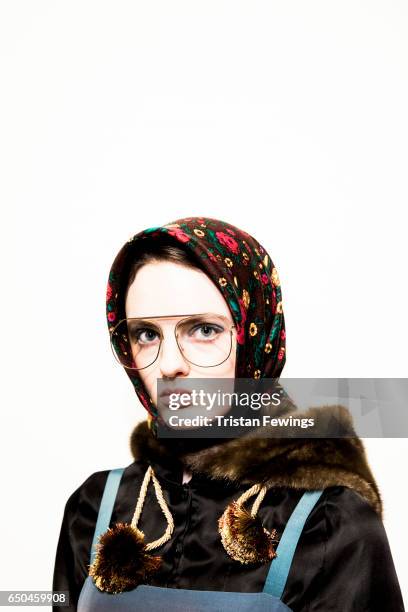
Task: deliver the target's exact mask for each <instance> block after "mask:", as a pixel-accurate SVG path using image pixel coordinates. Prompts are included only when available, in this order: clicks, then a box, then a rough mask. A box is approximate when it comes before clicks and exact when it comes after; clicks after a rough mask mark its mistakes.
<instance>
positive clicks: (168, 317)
mask: <svg viewBox="0 0 408 612" xmlns="http://www.w3.org/2000/svg"><path fill="white" fill-rule="evenodd" d="M207 316H216V317H219V318H221V319H225V320H226V321H227V322H228V323H229V328H228V331H229V334H230V349H229V352H228V355H227V356H226V357H225V359H223V360H222V361H220V362H219V363H215V364H214V365H210V366H203V365H199V364H198V363H194V362H193V361H190V359H187V357H186V356H185V355H184V353H183V349H182V348H181V346H180V343H179V339H178V333H177V331H178V328H179V326H180V325H181V324H182V323H184V322H185V321H186V320H187V319H190V318H191V317H207ZM179 317H182V318H181V319H180V321H178V322H177V324H176V326H175V328H174V335H175V338H176V342H177V346H178V348H179V351H180V353H181V356H182V357H183V359H184V360H185V361H187V362H188V363H191V364H192V365H195V366H197V367H199V368H215V367H217V366H219V365H221V364H222V363H224V362H225V361H227V359H228V358H229V356H230V355H231V351H232V332H233V330H234V329H236V325H234V324H233V323H232V324H231V322H230V321H229V319H228V318H227V317H225V315H220V314H217V313H215V312H204V313H195V314H179V315H160V316H153V317H126V318H125V319H121V320H120V321H118V323H117V324H116V325H115V326H114V327H113V328H112V329H111V330H110V345H111V349H112V352H113V355H114V357H115V360H116V361H117V362H118V363H119V364H120V365H121V366H122V367H124V368H125V369H126V370H136V371H138V372H139V371H140V370H145V369H146V368H150V366H151V365H153V364H154V363H155V362H156V361H157V359H158V357H159V355H160V350H161V347H162V343H163V333H162V330H161V329H160V328H159V332H160V344H159V346H158V349H157V355H156V357H155V358H154V360H153V361H152V362H151V363H149V365H147V366H144V367H143V368H132V367H130V366H125V365H123V363H122V362H121V361H120V360H119V357H118V354H117V352H116V350H115V348H114V344H113V335H114V333H115V331H116V330H117V328H118V327H119V325H121V324H122V323H123V322H124V321H146V323H147V322H149V321H156V320H160V319H178V318H179Z"/></svg>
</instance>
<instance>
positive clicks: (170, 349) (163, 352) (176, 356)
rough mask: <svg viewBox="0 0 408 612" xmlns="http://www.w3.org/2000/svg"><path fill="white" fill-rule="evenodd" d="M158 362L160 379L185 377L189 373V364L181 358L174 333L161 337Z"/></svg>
mask: <svg viewBox="0 0 408 612" xmlns="http://www.w3.org/2000/svg"><path fill="white" fill-rule="evenodd" d="M158 360H159V369H160V372H161V376H162V378H176V377H177V376H187V375H188V374H189V372H190V364H189V363H188V361H186V360H185V359H184V358H183V355H182V353H181V351H180V349H179V346H178V344H177V340H176V338H175V335H174V333H173V334H171V333H170V334H168V335H165V336H164V337H163V340H162V343H161V347H160V353H159V357H158Z"/></svg>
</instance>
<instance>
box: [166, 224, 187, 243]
mask: <svg viewBox="0 0 408 612" xmlns="http://www.w3.org/2000/svg"><path fill="white" fill-rule="evenodd" d="M168 233H169V234H170V236H175V237H176V238H177V240H180V242H188V241H189V240H190V236H187V234H186V233H185V232H183V230H182V229H178V228H177V227H175V228H172V229H169V230H168Z"/></svg>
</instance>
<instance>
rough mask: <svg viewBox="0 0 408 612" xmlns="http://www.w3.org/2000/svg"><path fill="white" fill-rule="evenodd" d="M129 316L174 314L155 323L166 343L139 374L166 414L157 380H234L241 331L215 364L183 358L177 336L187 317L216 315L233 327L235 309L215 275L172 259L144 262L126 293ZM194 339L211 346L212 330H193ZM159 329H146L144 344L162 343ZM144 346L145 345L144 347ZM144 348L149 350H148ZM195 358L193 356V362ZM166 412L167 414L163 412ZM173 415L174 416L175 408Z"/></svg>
mask: <svg viewBox="0 0 408 612" xmlns="http://www.w3.org/2000/svg"><path fill="white" fill-rule="evenodd" d="M125 308H126V317H127V318H140V317H142V318H144V319H149V318H150V317H174V315H180V316H179V317H177V318H169V319H166V318H162V319H159V320H155V321H154V325H155V327H160V329H161V332H162V337H163V339H162V343H161V346H160V351H159V354H158V357H157V359H156V360H155V361H154V363H152V364H151V365H150V366H148V367H147V368H144V369H143V370H139V374H140V377H141V379H142V381H143V383H144V385H145V388H146V390H147V392H148V393H149V395H150V397H151V399H152V401H153V403H154V404H155V405H156V406H157V407H158V410H159V412H160V414H161V415H162V416H163V417H164V418H165V417H166V416H168V415H169V414H170V412H168V413H167V411H168V408H167V409H166V408H163V407H162V408H160V406H161V404H160V402H159V404H158V403H157V380H158V379H166V380H169V381H171V380H174V379H175V378H177V379H178V382H177V387H179V384H178V383H179V382H182V381H181V380H180V379H189V378H191V379H195V378H230V379H234V377H235V361H236V334H235V329H233V330H232V346H231V352H230V354H229V356H228V358H227V359H226V360H225V361H224V362H223V363H221V364H220V365H217V366H215V367H200V366H197V365H193V364H192V363H190V362H189V361H187V360H186V359H184V357H183V354H182V353H181V351H180V349H179V346H178V344H177V341H176V337H175V326H176V324H177V322H178V321H179V320H181V319H183V315H191V314H202V313H213V314H215V315H219V316H220V317H222V318H223V320H225V321H226V323H227V325H228V326H232V325H233V324H234V321H233V319H232V316H231V312H230V310H229V308H228V305H227V303H226V301H225V300H224V298H223V296H222V294H221V292H220V291H219V290H218V289H217V287H216V286H215V284H214V283H213V282H212V281H211V280H210V278H209V277H208V276H207V275H206V274H205V273H204V272H202V271H201V270H199V269H196V268H190V267H187V266H183V265H181V264H177V263H173V262H170V261H157V262H151V263H148V264H145V265H144V266H143V267H142V268H140V269H139V270H138V272H137V273H136V276H135V279H134V281H133V282H132V284H131V285H130V286H129V288H128V293H127V297H126V303H125ZM194 334H195V336H194V337H195V338H197V340H198V341H199V343H200V350H204V351H206V350H209V349H210V347H209V345H208V344H206V343H205V340H206V339H208V340H209V341H210V342H211V334H212V336H213V337H214V336H215V332H214V331H212V330H211V329H204V328H202V329H197V330H196V331H194ZM158 341H159V340H158V338H157V337H156V338H155V337H154V333H153V334H152V333H151V332H142V333H141V334H140V342H143V343H144V347H146V346H148V343H149V342H153V343H154V342H156V344H157V342H158ZM144 347H143V348H144ZM207 347H208V349H207ZM144 350H150V348H149V349H146V348H144ZM191 361H193V360H191ZM182 410H183V416H186V417H189V416H194V415H195V414H197V411H196V409H195V410H193V407H185V408H183V409H182ZM163 411H164V412H166V413H167V414H163ZM171 414H174V412H172V413H171Z"/></svg>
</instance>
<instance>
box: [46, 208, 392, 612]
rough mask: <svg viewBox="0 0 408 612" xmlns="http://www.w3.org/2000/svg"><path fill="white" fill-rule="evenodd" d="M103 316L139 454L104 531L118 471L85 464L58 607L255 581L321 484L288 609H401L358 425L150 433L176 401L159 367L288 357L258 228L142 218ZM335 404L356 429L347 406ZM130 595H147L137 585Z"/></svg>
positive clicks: (275, 286)
mask: <svg viewBox="0 0 408 612" xmlns="http://www.w3.org/2000/svg"><path fill="white" fill-rule="evenodd" d="M204 315H205V316H204ZM107 319H108V326H109V330H110V334H111V342H112V346H113V350H114V353H115V356H116V358H117V359H118V360H119V362H120V363H121V365H123V366H124V368H125V371H126V373H127V374H128V376H129V378H130V380H131V382H132V384H133V386H134V388H135V390H136V393H137V395H138V397H139V399H140V401H141V402H142V404H143V406H144V407H145V409H146V410H147V412H148V416H147V420H146V421H143V422H142V423H140V424H138V425H137V426H136V427H135V429H134V431H133V432H132V435H131V439H130V448H131V452H132V455H133V458H134V461H133V462H132V463H131V464H130V465H128V466H127V467H126V468H125V469H124V471H123V472H122V473H120V474H119V477H117V478H116V485H115V484H113V485H112V486H113V489H111V502H110V503H111V509H110V510H109V512H108V514H107V517H106V516H105V523H104V527H103V529H102V531H101V530H100V531H99V533H97V532H98V529H95V525H96V522H97V519H98V512H99V510H100V508H102V507H105V506H104V503H105V502H106V499H105V502H103V503H102V502H101V500H102V499H103V494H104V491H106V490H107V489H108V484H107V483H108V482H113V480H114V478H115V476H114V475H113V480H112V481H111V480H110V478H111V477H109V479H108V471H102V472H97V473H95V474H92V475H91V476H90V477H89V478H87V479H86V480H85V482H84V483H83V484H82V485H81V486H80V487H79V488H78V489H77V490H76V491H75V492H74V493H73V494H72V495H71V497H70V498H69V500H68V502H67V504H66V508H65V513H64V518H63V523H62V528H61V534H60V539H59V543H58V549H57V555H56V562H55V570H54V582H53V589H54V590H68V591H69V593H70V599H71V605H70V607H69V608H67V607H64V608H63V607H61V608H58V607H55V608H54V610H59V609H61V610H63V609H64V610H77V609H78V610H80V612H82V611H85V610H91V609H92V605H93V604H91V605H89V601H90V600H92V597H93V596H94V595H95V596H96V595H97V594H99V593H101V594H102V595H103V596H104V597H105V599H103V597H102V599H101V600H96V599H95V600H94V601H100V602H102V603H100V604H98V605H97V607H98V606H99V607H100V609H102V606H103V605H105V603H106V602H107V601H108V602H111V606H112V607H111V608H110V609H116V608H114V607H113V605H114V604H113V603H112V602H115V605H116V603H117V602H119V601H121V600H120V599H118V598H120V597H121V596H123V595H125V594H126V593H132V594H134V593H135V592H136V591H138V592H141V590H140V589H138V585H139V584H148V585H150V586H151V587H166V588H168V589H171V591H166V592H167V594H170V595H171V594H172V593H175V591H174V589H181V590H182V592H183V593H185V594H187V595H185V596H189V595H188V594H189V593H190V594H191V591H193V592H196V593H197V594H198V593H201V594H202V592H205V593H208V592H209V591H210V592H217V593H223V594H225V595H226V594H228V596H230V595H231V594H232V595H233V594H241V595H244V594H252V595H255V594H257V595H259V594H260V593H261V592H262V591H263V590H266V587H265V585H267V584H268V580H269V578H270V576H271V575H272V568H274V564H277V563H278V559H279V554H278V553H279V550H280V549H279V545H280V540H283V539H284V538H283V534H284V532H285V527H286V526H287V525H291V524H292V523H293V521H292V523H291V521H290V518H291V516H294V513H295V509H296V508H299V507H300V505H301V503H300V502H302V500H304V499H306V496H307V495H309V496H313V495H315V493H316V492H317V495H316V497H315V498H314V499H313V503H312V504H311V505H310V507H309V510H308V512H309V514H308V515H305V517H304V521H305V522H304V525H303V529H302V530H301V532H300V534H299V536H298V538H299V539H298V541H297V545H296V548H295V551H296V554H294V556H293V559H292V560H291V563H289V565H288V569H287V571H288V572H289V574H288V576H287V578H285V579H283V581H281V582H282V588H281V593H280V595H279V598H280V600H281V601H282V602H283V603H284V604H286V606H288V607H289V609H291V610H294V611H306V610H308V611H311V610H319V611H320V610H321V611H324V612H327V611H328V610H339V611H340V610H341V611H342V612H346V611H352V610H356V611H359V612H364V611H367V612H368V611H370V612H373V611H374V612H375V611H376V610H378V611H380V610H381V611H383V610H387V611H390V612H391V611H401V610H403V609H404V608H403V603H402V598H401V593H400V589H399V585H398V580H397V577H396V573H395V569H394V564H393V560H392V556H391V552H390V549H389V545H388V541H387V537H386V533H385V530H384V527H383V523H382V502H381V497H380V493H379V491H378V487H377V485H376V483H375V480H374V478H373V475H372V473H371V471H370V468H369V466H368V464H367V460H366V455H365V451H364V447H363V444H362V442H361V441H360V440H359V439H358V438H357V437H346V438H344V437H343V438H340V439H336V438H323V439H305V438H293V437H292V438H290V439H287V438H276V437H275V438H265V437H264V436H261V435H259V436H258V435H257V430H253V429H252V430H251V431H250V432H249V433H248V434H247V435H245V434H244V435H243V436H240V437H236V438H232V439H226V438H221V439H216V438H213V439H205V438H199V439H197V438H194V437H191V438H188V437H187V438H182V439H172V438H163V437H160V435H158V431H159V430H160V425H161V424H163V423H165V427H166V426H167V425H168V419H167V417H168V416H169V414H170V411H169V408H168V404H167V405H166V401H165V400H166V399H167V400H168V397H169V395H168V392H167V395H166V393H164V394H161V393H160V394H159V395H158V393H157V381H158V379H163V380H164V381H168V382H169V384H170V383H171V382H173V381H177V384H178V383H179V381H184V382H188V381H189V380H190V379H194V380H196V379H209V378H218V379H222V378H225V379H227V380H228V379H234V378H235V379H236V380H238V379H241V378H252V379H254V380H258V379H259V380H261V379H271V378H279V376H280V374H281V372H282V369H283V367H284V364H285V359H286V351H285V349H286V346H285V336H286V334H285V324H284V315H283V308H282V295H281V287H280V281H279V276H278V273H277V270H276V267H275V266H274V264H273V262H272V260H271V259H270V257H269V255H268V253H267V252H266V251H265V249H264V248H263V247H262V246H261V245H260V244H259V243H258V242H257V241H256V240H255V239H254V238H253V237H251V236H250V235H248V234H247V233H245V232H243V231H242V230H239V229H238V228H236V227H234V226H232V225H229V224H228V223H225V222H221V221H218V220H216V219H207V218H197V217H192V218H186V219H181V220H178V221H176V222H175V223H172V224H169V225H166V226H163V227H156V228H151V229H148V230H145V231H143V232H140V233H139V234H137V235H136V236H134V238H132V239H131V240H129V241H128V242H127V243H126V244H125V245H124V246H123V248H122V249H121V250H120V252H119V253H118V255H117V257H116V259H115V261H114V263H113V266H112V268H111V271H110V275H109V283H108V292H107ZM292 409H293V406H291V405H290V403H289V404H288V403H287V404H285V403H284V404H283V406H282V407H281V411H282V412H290V411H292ZM189 411H190V412H191V411H192V407H191V406H190V407H189V406H187V407H186V408H182V409H181V410H180V411H179V412H180V413H182V414H190V413H189ZM326 412H327V415H328V416H329V417H330V415H331V414H332V410H331V408H330V407H328V408H326ZM336 414H337V415H338V414H339V412H338V411H337V413H336ZM340 415H341V418H342V426H343V427H344V429H345V430H346V431H349V432H350V431H351V433H352V432H353V430H352V428H351V424H350V420H349V418H348V416H347V414H346V411H345V410H344V411H340ZM105 485H106V488H105ZM109 486H111V485H109ZM115 486H116V490H115ZM112 506H113V507H112ZM251 507H252V509H251ZM250 509H251V510H250ZM104 511H105V510H104ZM101 514H102V510H101V512H100V513H99V516H100V515H101ZM109 525H110V529H107V527H108V526H109ZM99 526H100V525H99ZM288 529H289V528H288ZM286 533H288V532H286ZM96 536H98V538H97V539H96ZM96 542H98V543H99V544H98V546H95V545H96ZM281 550H282V551H283V548H282V549H281ZM91 555H92V556H91ZM280 556H281V557H282V559H283V557H284V555H283V552H281V555H280ZM279 562H280V560H279ZM269 572H270V573H269ZM274 580H275V578H274ZM276 580H277V579H276ZM272 582H273V580H272ZM85 584H86V585H87V586H86V589H85ZM92 589H93V590H92ZM97 591H98V593H96V592H97ZM157 592H159V593H161V589H157V590H156V591H155V593H157ZM267 592H268V591H267ZM80 594H81V599H80ZM89 594H91V598H90V599H89V597H88V595H89ZM165 595H166V593H165ZM132 596H133V595H132ZM106 597H110V598H111V599H106ZM78 600H80V604H79V606H78V607H77V605H78ZM132 601H133V608H132V609H144V605H143V603H142V601H143V599H140V600H138V599H133V600H132ZM138 601H139V602H140V605H139V604H138V603H137V602H138ZM145 601H147V600H145ZM169 601H170V600H169ZM189 601H190V600H189ZM231 601H232V600H231ZM243 601H244V599H239V598H238V599H237V602H239V603H238V604H235V603H233V604H231V605H234V606H235V607H237V609H240V608H239V605H241V603H242V602H243ZM251 601H253V602H255V599H253V600H251ZM259 601H260V600H259ZM262 601H263V603H262V604H261V603H260V604H259V605H265V601H264V600H262ZM81 602H82V603H81ZM234 602H235V600H234ZM186 605H187V604H186ZM194 605H195V604H194ZM209 605H210V606H211V605H212V604H209ZM242 605H244V604H243V603H242ZM87 606H88V607H87ZM151 607H152V606H151ZM153 607H154V606H153ZM163 607H164V606H163ZM251 608H252V609H253V610H255V609H270V610H272V609H275V608H272V607H271V604H270V605H269V607H268V605H267V606H266V607H263V608H262V607H259V608H256V606H255V603H254V604H253V605H252V606H251ZM95 609H96V608H95ZM103 609H105V608H103ZM106 609H109V605H108V608H106ZM157 609H160V606H158V607H157ZM183 609H184V608H183ZM185 609H197V610H198V609H202V608H199V607H198V604H197V607H196V608H193V607H190V608H189V607H188V606H187V608H185ZM203 609H209V610H210V609H224V608H221V607H219V608H216V607H207V608H203ZM242 609H247V608H242ZM277 609H278V608H277ZM279 609H281V608H279ZM285 609H287V608H285Z"/></svg>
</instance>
